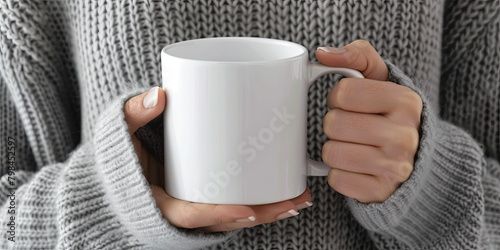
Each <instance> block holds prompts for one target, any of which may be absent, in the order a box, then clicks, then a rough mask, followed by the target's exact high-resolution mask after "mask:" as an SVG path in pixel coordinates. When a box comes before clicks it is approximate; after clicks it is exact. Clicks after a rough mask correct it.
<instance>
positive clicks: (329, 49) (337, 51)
mask: <svg viewBox="0 0 500 250" xmlns="http://www.w3.org/2000/svg"><path fill="white" fill-rule="evenodd" d="M318 49H320V50H323V51H324V52H326V53H331V54H342V53H345V52H347V49H345V48H335V47H318V48H317V49H316V50H318Z"/></svg>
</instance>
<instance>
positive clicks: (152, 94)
mask: <svg viewBox="0 0 500 250" xmlns="http://www.w3.org/2000/svg"><path fill="white" fill-rule="evenodd" d="M158 89H159V87H154V88H152V89H151V90H150V91H149V92H148V94H147V95H146V96H145V97H144V100H143V101H142V105H143V106H144V108H146V109H150V108H154V107H155V106H156V104H157V103H158Z"/></svg>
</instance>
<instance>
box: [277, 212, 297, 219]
mask: <svg viewBox="0 0 500 250" xmlns="http://www.w3.org/2000/svg"><path fill="white" fill-rule="evenodd" d="M298 214H299V212H297V211H295V210H293V209H290V210H288V211H287V212H284V213H282V214H280V215H278V216H276V220H282V219H286V218H288V217H292V216H296V215H298Z"/></svg>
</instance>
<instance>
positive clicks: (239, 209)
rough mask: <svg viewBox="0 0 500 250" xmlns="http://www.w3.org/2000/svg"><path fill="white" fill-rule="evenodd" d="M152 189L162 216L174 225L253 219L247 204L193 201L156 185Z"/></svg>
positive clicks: (196, 225) (201, 224)
mask: <svg viewBox="0 0 500 250" xmlns="http://www.w3.org/2000/svg"><path fill="white" fill-rule="evenodd" d="M152 189H153V196H154V198H155V200H156V203H157V205H158V208H160V210H161V212H162V214H163V217H164V218H165V219H167V220H168V221H169V222H170V223H171V224H172V225H174V226H176V227H182V228H200V227H206V226H211V225H216V224H221V223H231V222H235V221H236V220H241V219H249V218H253V219H254V220H255V213H254V211H253V210H252V209H251V208H250V207H249V206H243V205H215V204H203V203H193V202H188V201H184V200H179V199H175V198H173V197H171V196H169V195H168V194H167V193H165V191H164V190H163V189H162V188H160V187H158V186H152Z"/></svg>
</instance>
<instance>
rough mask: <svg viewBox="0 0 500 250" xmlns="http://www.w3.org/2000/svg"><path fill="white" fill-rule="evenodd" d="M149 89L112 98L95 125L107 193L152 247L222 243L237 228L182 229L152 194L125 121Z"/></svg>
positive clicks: (130, 228)
mask: <svg viewBox="0 0 500 250" xmlns="http://www.w3.org/2000/svg"><path fill="white" fill-rule="evenodd" d="M145 91H147V89H140V90H136V91H134V92H132V93H128V94H126V95H122V96H120V97H118V98H116V99H115V100H114V101H112V102H111V103H110V104H109V105H108V108H107V109H106V110H105V111H104V112H103V113H102V114H101V116H100V117H99V119H98V122H97V124H96V126H95V129H96V130H95V137H94V144H95V146H96V161H97V164H96V167H97V171H99V175H100V176H101V177H102V181H103V183H104V187H105V189H106V190H105V191H106V196H107V197H108V200H109V201H110V204H111V206H112V209H113V210H114V211H115V212H116V214H117V216H118V218H119V220H120V222H121V223H123V226H124V227H125V228H126V229H127V231H129V232H130V233H131V234H132V235H133V236H134V238H135V239H136V240H137V241H138V242H139V243H140V244H144V245H147V246H148V247H149V248H161V249H165V248H169V249H170V248H172V249H194V248H201V247H204V246H208V245H212V244H216V243H219V242H221V241H224V240H226V239H227V238H229V237H230V236H231V235H232V234H234V232H228V233H205V232H201V231H199V230H196V229H182V228H177V227H175V226H173V225H172V224H170V223H169V222H168V221H167V220H166V219H164V218H163V216H162V214H161V211H160V210H159V208H158V207H157V205H156V201H155V199H154V198H153V196H152V191H151V189H150V186H149V183H148V182H147V180H146V178H145V177H144V175H143V174H142V168H141V165H140V164H139V159H138V157H137V155H136V152H135V148H134V145H133V144H132V140H131V137H130V134H129V132H128V125H127V123H126V122H125V115H124V111H123V105H124V104H125V102H126V101H127V100H128V99H129V98H131V97H133V96H135V95H138V94H140V93H143V92H145Z"/></svg>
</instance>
